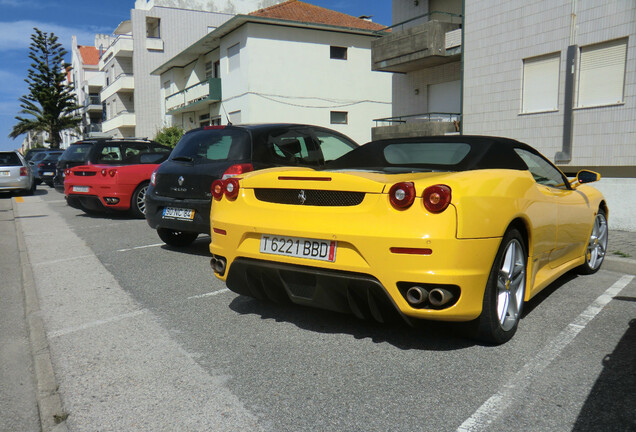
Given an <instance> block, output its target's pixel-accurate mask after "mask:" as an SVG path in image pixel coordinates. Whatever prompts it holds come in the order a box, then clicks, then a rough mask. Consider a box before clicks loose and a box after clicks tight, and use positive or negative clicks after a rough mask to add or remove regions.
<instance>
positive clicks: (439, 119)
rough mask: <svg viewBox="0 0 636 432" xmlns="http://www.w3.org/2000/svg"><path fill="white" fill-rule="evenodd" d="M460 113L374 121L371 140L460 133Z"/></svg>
mask: <svg viewBox="0 0 636 432" xmlns="http://www.w3.org/2000/svg"><path fill="white" fill-rule="evenodd" d="M460 121H461V114H459V113H424V114H413V115H406V116H399V117H390V118H381V119H376V120H374V122H375V127H373V128H372V129H371V139H373V140H379V139H387V138H409V137H418V136H434V135H446V134H450V133H455V132H459V122H460Z"/></svg>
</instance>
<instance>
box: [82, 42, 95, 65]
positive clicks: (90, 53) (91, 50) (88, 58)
mask: <svg viewBox="0 0 636 432" xmlns="http://www.w3.org/2000/svg"><path fill="white" fill-rule="evenodd" d="M78 48H79V52H80V56H81V57H82V61H83V63H84V64H87V65H96V64H98V63H99V51H97V48H95V47H93V46H86V45H79V46H78Z"/></svg>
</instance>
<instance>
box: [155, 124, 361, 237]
mask: <svg viewBox="0 0 636 432" xmlns="http://www.w3.org/2000/svg"><path fill="white" fill-rule="evenodd" d="M356 147H358V144H357V143H356V142H355V141H353V140H352V139H350V138H348V137H347V136H345V135H343V134H341V133H339V132H336V131H333V130H331V129H327V128H323V127H320V126H309V125H300V124H261V125H237V126H231V125H229V126H206V127H204V128H200V129H194V130H191V131H189V132H187V133H185V134H184V135H183V137H182V138H181V140H180V141H179V142H178V143H177V145H176V147H175V149H174V150H173V151H172V154H171V155H170V158H169V159H168V160H167V161H165V162H164V163H162V164H161V165H160V166H159V168H158V169H157V171H155V172H154V173H153V175H152V178H151V179H150V187H149V188H148V192H147V194H146V220H147V221H148V225H150V226H151V227H152V228H155V229H156V230H157V234H159V237H160V238H161V240H163V241H164V242H165V243H167V244H169V245H171V246H187V245H189V244H190V243H192V242H193V241H194V240H195V239H196V238H197V236H198V235H199V234H201V233H204V234H210V205H211V201H212V193H211V190H210V188H211V186H212V182H213V181H214V180H216V179H225V178H228V177H232V176H235V175H239V174H242V173H245V172H249V171H253V170H258V169H263V168H271V167H276V166H306V167H320V166H322V165H324V164H325V162H328V161H331V160H334V159H336V158H338V157H340V156H342V155H343V154H345V153H348V152H349V151H351V150H353V149H354V148H356Z"/></svg>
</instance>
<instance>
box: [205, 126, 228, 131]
mask: <svg viewBox="0 0 636 432" xmlns="http://www.w3.org/2000/svg"><path fill="white" fill-rule="evenodd" d="M203 129H204V130H210V129H225V126H218V125H214V126H203Z"/></svg>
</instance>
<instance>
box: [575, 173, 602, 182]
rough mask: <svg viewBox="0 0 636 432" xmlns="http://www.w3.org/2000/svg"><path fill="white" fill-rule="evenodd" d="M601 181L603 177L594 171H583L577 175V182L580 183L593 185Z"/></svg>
mask: <svg viewBox="0 0 636 432" xmlns="http://www.w3.org/2000/svg"><path fill="white" fill-rule="evenodd" d="M600 179H601V175H600V174H599V173H597V172H594V171H589V170H581V171H579V172H578V173H577V174H576V180H577V181H578V182H579V183H580V184H583V183H593V182H595V181H599V180H600Z"/></svg>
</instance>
